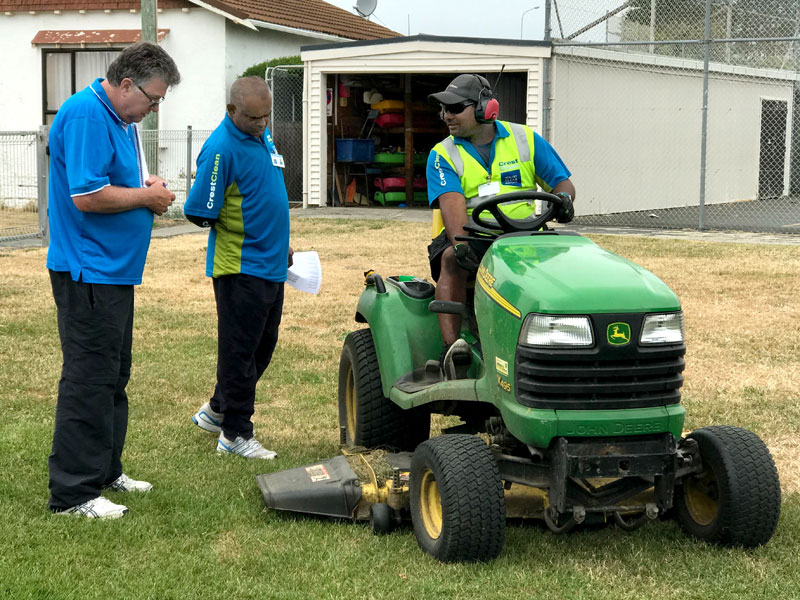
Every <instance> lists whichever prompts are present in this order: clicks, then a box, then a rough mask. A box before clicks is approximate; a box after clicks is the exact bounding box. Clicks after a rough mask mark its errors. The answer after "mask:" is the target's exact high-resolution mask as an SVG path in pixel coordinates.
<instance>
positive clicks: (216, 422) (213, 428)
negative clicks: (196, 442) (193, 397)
mask: <svg viewBox="0 0 800 600" xmlns="http://www.w3.org/2000/svg"><path fill="white" fill-rule="evenodd" d="M223 418H225V415H223V414H222V413H218V412H214V411H213V410H211V403H210V402H206V403H205V404H203V406H201V407H200V410H198V411H197V412H196V413H194V415H192V422H193V423H194V424H195V425H197V426H198V427H199V428H200V429H205V430H206V431H210V432H211V433H219V432H221V431H222V419H223Z"/></svg>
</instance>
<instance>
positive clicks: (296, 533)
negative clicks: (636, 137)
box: [0, 219, 800, 600]
mask: <svg viewBox="0 0 800 600" xmlns="http://www.w3.org/2000/svg"><path fill="white" fill-rule="evenodd" d="M429 232H430V228H429V226H427V225H425V224H409V223H381V222H369V223H368V222H356V221H328V220H311V219H300V220H296V221H295V222H294V223H293V239H292V245H293V246H294V248H295V249H296V250H307V249H316V250H318V251H319V252H320V255H321V256H322V259H323V269H324V276H323V277H324V278H323V289H322V292H321V293H320V295H319V296H317V297H312V296H309V295H301V294H299V293H297V292H296V291H294V290H287V301H286V311H285V315H284V323H283V325H282V331H281V336H282V337H281V341H280V342H279V345H278V349H277V351H276V354H275V358H274V360H273V364H272V365H271V366H270V368H269V370H268V372H267V375H266V376H265V377H264V379H263V380H262V382H261V383H260V384H259V388H258V398H257V405H256V417H255V424H256V433H257V435H258V436H259V438H261V439H262V440H263V441H264V443H265V446H267V447H268V448H271V449H274V450H276V451H277V452H278V454H279V457H278V459H277V460H275V461H273V462H257V463H256V462H246V461H244V460H240V459H238V458H233V457H219V456H216V455H215V453H214V445H215V437H214V436H213V435H212V434H208V433H206V432H204V431H202V430H200V429H198V428H197V427H194V426H193V425H192V423H191V420H190V417H191V415H192V413H193V412H194V410H195V409H196V408H197V407H198V406H199V405H200V404H202V403H203V402H204V401H205V400H206V399H207V397H208V394H209V392H210V391H211V388H212V386H213V382H214V361H215V356H216V339H215V316H214V315H215V313H214V305H213V294H212V292H211V284H210V282H209V281H208V280H207V279H206V278H205V277H204V276H203V265H204V248H205V238H204V236H202V235H193V236H183V237H180V238H174V239H165V240H155V241H154V242H153V245H152V247H151V251H150V259H149V264H148V267H147V271H146V273H145V282H144V285H143V286H141V287H140V288H139V289H137V313H136V323H135V327H136V331H135V339H134V369H133V375H132V379H131V383H130V385H129V387H128V391H129V396H130V399H131V416H130V427H129V432H128V442H127V445H126V450H125V454H124V456H123V459H124V464H125V466H126V472H127V473H128V474H129V475H131V476H133V477H135V478H142V479H147V480H149V481H151V482H152V483H153V485H154V486H155V489H154V491H153V492H151V493H149V494H145V495H139V496H131V495H123V494H119V493H117V494H109V498H111V499H112V500H114V501H117V502H124V503H125V504H127V505H128V506H129V507H130V513H129V514H128V515H127V516H125V517H124V518H123V519H119V520H116V521H108V522H90V521H87V520H83V519H78V518H68V517H62V516H56V515H51V514H49V513H48V512H47V509H46V502H47V456H48V454H49V450H50V442H51V436H52V427H53V414H54V407H55V394H56V386H57V380H58V376H59V370H60V349H59V346H58V336H57V332H56V320H55V309H54V306H53V302H52V298H51V296H50V291H49V283H48V279H47V274H46V270H45V268H44V257H45V253H44V251H43V250H41V249H32V250H14V251H7V250H6V251H3V250H2V249H0V407H2V413H1V414H2V416H3V418H2V419H0V473H2V477H0V522H2V523H3V525H2V528H1V529H0V539H1V540H2V542H3V551H2V553H0V598H3V599H5V598H9V599H11V598H13V599H15V600H17V599H20V600H21V599H37V600H38V599H44V598H53V599H59V600H60V599H72V598H75V599H81V600H84V599H85V600H89V599H94V598H98V599H100V598H102V599H107V598H124V599H126V600H127V599H144V598H153V599H162V598H163V599H172V598H174V599H187V600H188V599H194V598H198V599H205V598H231V599H240V598H259V599H268V598H336V599H339V598H342V599H350V598H358V599H361V598H492V599H494V598H501V599H502V598H509V599H514V600H520V599H522V598H543V599H550V598H553V599H561V598H564V599H576V600H577V599H598V600H600V599H602V600H608V599H637V600H638V599H654V600H655V599H658V600H667V599H681V600H686V599H693V598H698V599H700V598H702V599H709V598H711V599H713V600H728V599H731V600H732V599H737V600H738V599H741V598H759V599H763V598H766V599H776V600H777V599H792V598H800V574H798V564H800V562H799V561H798V556H800V517H799V515H800V492H799V490H800V485H798V480H799V479H800V475H798V459H797V450H798V439H800V435H798V434H800V425H798V423H800V414H798V411H799V410H800V409H799V408H798V406H800V402H798V391H797V390H798V384H800V375H799V374H800V359H799V358H798V356H800V346H799V344H800V342H798V339H800V324H799V323H800V299H798V297H797V282H798V281H799V280H800V247H791V246H779V247H775V246H772V247H761V246H756V245H751V246H746V245H736V244H712V243H703V242H685V241H682V242H676V241H672V240H649V239H644V238H628V237H626V238H622V237H603V238H596V241H597V242H598V243H600V244H601V245H603V246H605V247H607V248H609V249H611V250H614V251H616V252H619V253H621V254H623V255H625V256H628V257H630V258H632V259H633V260H636V261H637V262H640V263H641V264H644V265H645V266H647V267H648V268H650V269H651V270H653V271H654V272H656V274H658V275H659V276H661V277H662V278H663V279H664V280H665V281H666V282H667V283H668V284H669V285H670V286H671V287H673V289H675V290H676V292H677V293H678V295H679V296H680V297H681V300H682V302H683V304H684V309H685V311H686V322H687V337H688V345H689V353H688V354H687V372H686V386H685V388H684V390H685V403H686V406H687V410H688V411H689V417H688V421H687V426H688V427H690V428H693V427H699V426H702V425H705V424H712V423H728V424H732V425H740V426H744V427H750V428H752V429H754V430H755V431H756V432H757V433H758V434H759V435H761V436H762V437H763V438H764V439H765V441H766V442H767V444H768V445H769V446H770V448H771V449H772V451H773V453H774V454H775V456H776V462H777V463H778V468H779V472H780V474H781V478H782V484H783V490H784V497H783V506H782V515H781V520H780V523H779V525H778V529H777V532H776V534H775V536H774V538H773V539H772V540H771V541H770V543H769V544H767V545H766V546H765V547H762V548H760V549H757V550H753V551H745V550H740V549H723V548H718V547H712V546H707V545H705V544H704V543H701V542H698V541H695V540H693V539H689V538H687V537H686V536H684V535H683V534H682V533H681V532H680V530H679V528H678V527H677V525H676V524H675V523H673V522H656V523H653V524H650V525H648V526H646V527H644V528H642V529H640V530H638V531H636V532H633V533H625V532H623V531H621V530H618V529H616V528H614V527H598V528H592V529H578V530H573V532H571V533H569V534H566V535H562V536H556V535H553V534H552V533H550V532H549V531H548V530H547V529H546V528H545V527H544V526H543V525H541V524H540V523H538V522H531V523H512V524H510V525H509V527H508V531H507V539H506V545H505V548H504V550H503V552H502V553H501V554H500V557H499V558H498V559H497V560H496V561H494V562H492V563H490V564H477V565H475V564H469V565H459V564H456V565H443V564H440V563H438V562H436V561H435V560H434V559H432V558H431V557H429V556H427V555H425V554H423V553H422V552H421V551H420V550H419V548H418V547H417V544H416V541H415V539H414V535H413V532H412V531H411V528H410V526H406V527H403V528H401V529H399V530H396V531H395V532H393V533H392V534H390V535H388V536H384V537H376V536H373V535H372V533H371V531H370V529H369V528H368V527H367V526H365V525H361V524H352V523H343V522H334V521H329V520H322V519H315V518H306V517H301V516H293V515H287V514H280V513H276V512H272V511H268V510H267V509H265V507H264V504H263V501H262V498H261V495H260V492H259V490H258V488H257V486H256V482H255V476H256V475H257V474H259V473H263V472H268V471H277V470H281V469H286V468H290V467H294V466H298V465H301V464H306V463H309V462H313V461H316V460H319V459H323V458H328V457H331V456H334V455H335V454H336V453H337V452H338V447H337V442H338V433H337V414H336V388H337V381H336V377H337V365H338V356H339V352H340V349H341V343H342V339H343V337H344V336H345V335H346V333H347V332H348V331H350V330H352V329H355V328H356V327H357V326H358V325H357V324H356V323H355V322H354V321H353V313H354V309H355V302H356V299H357V297H358V294H359V292H360V289H361V287H362V285H363V276H362V273H363V272H364V271H365V270H367V269H368V268H376V270H378V271H379V272H381V273H383V274H385V275H389V274H398V273H403V274H418V275H422V276H425V275H427V271H426V262H425V243H426V238H427V237H428V236H429ZM717 319H718V320H717ZM758 332H762V333H761V334H759V333H758ZM765 336H766V337H765Z"/></svg>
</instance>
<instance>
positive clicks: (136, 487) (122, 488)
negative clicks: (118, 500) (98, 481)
mask: <svg viewBox="0 0 800 600" xmlns="http://www.w3.org/2000/svg"><path fill="white" fill-rule="evenodd" d="M104 489H107V490H111V491H113V492H149V491H150V490H152V489H153V485H152V484H150V483H148V482H146V481H137V480H135V479H131V478H130V477H128V476H127V475H125V473H123V474H122V475H120V476H119V477H117V478H116V479H115V480H114V481H112V482H111V483H109V484H108V485H107V486H106V487H105V488H104Z"/></svg>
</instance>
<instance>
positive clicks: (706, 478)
mask: <svg viewBox="0 0 800 600" xmlns="http://www.w3.org/2000/svg"><path fill="white" fill-rule="evenodd" d="M683 497H684V500H685V501H686V508H687V509H688V510H689V514H690V515H691V517H692V519H694V521H695V522H696V523H698V524H699V525H703V526H708V525H711V523H713V522H714V519H716V518H717V513H718V512H719V486H718V485H717V478H716V477H714V473H713V472H712V471H710V470H708V469H706V470H705V471H703V472H702V473H701V474H700V475H699V476H697V477H689V478H687V479H684V481H683Z"/></svg>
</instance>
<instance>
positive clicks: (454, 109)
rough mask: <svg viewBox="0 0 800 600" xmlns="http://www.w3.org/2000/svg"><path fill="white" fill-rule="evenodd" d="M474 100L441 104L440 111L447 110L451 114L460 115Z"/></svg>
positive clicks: (472, 104) (444, 111)
mask: <svg viewBox="0 0 800 600" xmlns="http://www.w3.org/2000/svg"><path fill="white" fill-rule="evenodd" d="M474 105H475V103H474V102H470V101H468V102H459V103H458V104H442V112H443V113H446V112H449V113H450V114H451V115H460V114H461V113H462V112H464V110H465V109H466V108H467V107H468V106H474Z"/></svg>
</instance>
